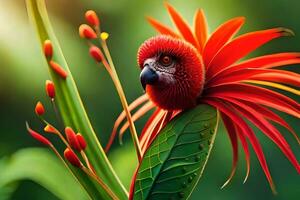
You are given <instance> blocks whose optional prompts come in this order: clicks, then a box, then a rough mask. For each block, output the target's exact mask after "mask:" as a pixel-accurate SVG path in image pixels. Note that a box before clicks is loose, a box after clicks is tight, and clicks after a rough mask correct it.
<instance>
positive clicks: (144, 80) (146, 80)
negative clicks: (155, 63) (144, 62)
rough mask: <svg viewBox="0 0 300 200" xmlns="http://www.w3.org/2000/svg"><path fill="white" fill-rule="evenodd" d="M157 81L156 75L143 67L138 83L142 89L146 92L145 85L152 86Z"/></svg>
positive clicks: (151, 70)
mask: <svg viewBox="0 0 300 200" xmlns="http://www.w3.org/2000/svg"><path fill="white" fill-rule="evenodd" d="M157 80H158V74H157V73H156V72H155V71H154V70H153V69H151V68H149V67H144V68H143V70H142V72H141V74H140V81H141V84H142V87H143V89H144V90H145V91H146V87H147V84H149V85H153V84H155V83H156V82H157Z"/></svg>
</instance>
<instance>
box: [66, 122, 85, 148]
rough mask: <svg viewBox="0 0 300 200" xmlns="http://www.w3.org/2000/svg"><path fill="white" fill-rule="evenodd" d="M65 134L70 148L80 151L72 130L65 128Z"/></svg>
mask: <svg viewBox="0 0 300 200" xmlns="http://www.w3.org/2000/svg"><path fill="white" fill-rule="evenodd" d="M65 133H66V136H67V140H68V142H69V144H70V146H71V147H72V148H73V149H75V150H77V151H81V147H80V144H79V142H78V140H77V137H76V134H75V132H74V130H73V129H72V128H70V127H66V128H65Z"/></svg>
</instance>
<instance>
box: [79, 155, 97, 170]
mask: <svg viewBox="0 0 300 200" xmlns="http://www.w3.org/2000/svg"><path fill="white" fill-rule="evenodd" d="M80 155H81V157H82V158H83V160H84V162H85V163H86V166H87V167H88V168H89V170H90V171H92V172H93V173H94V174H95V172H94V169H93V168H92V166H91V163H90V161H89V159H88V157H87V156H86V154H85V153H84V151H83V150H82V151H80ZM95 175H96V174H95Z"/></svg>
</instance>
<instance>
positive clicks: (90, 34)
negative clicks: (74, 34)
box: [79, 24, 97, 39]
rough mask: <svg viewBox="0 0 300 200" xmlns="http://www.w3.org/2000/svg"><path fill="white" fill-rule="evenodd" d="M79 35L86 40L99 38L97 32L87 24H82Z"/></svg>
mask: <svg viewBox="0 0 300 200" xmlns="http://www.w3.org/2000/svg"><path fill="white" fill-rule="evenodd" d="M79 35H80V37H82V38H86V39H95V38H97V34H96V33H95V31H94V30H93V29H92V28H91V27H90V26H89V25H87V24H82V25H80V26H79Z"/></svg>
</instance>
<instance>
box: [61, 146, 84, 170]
mask: <svg viewBox="0 0 300 200" xmlns="http://www.w3.org/2000/svg"><path fill="white" fill-rule="evenodd" d="M64 157H65V158H66V160H68V161H69V162H70V163H71V164H72V165H73V166H75V167H81V162H80V160H79V158H78V156H77V155H76V154H75V153H74V151H72V150H71V149H69V148H66V149H65V151H64Z"/></svg>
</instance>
